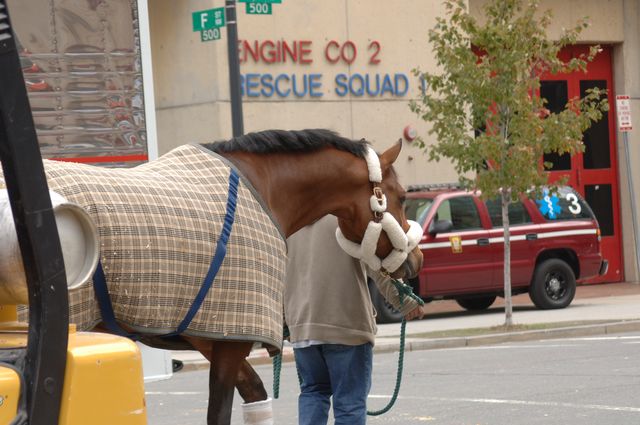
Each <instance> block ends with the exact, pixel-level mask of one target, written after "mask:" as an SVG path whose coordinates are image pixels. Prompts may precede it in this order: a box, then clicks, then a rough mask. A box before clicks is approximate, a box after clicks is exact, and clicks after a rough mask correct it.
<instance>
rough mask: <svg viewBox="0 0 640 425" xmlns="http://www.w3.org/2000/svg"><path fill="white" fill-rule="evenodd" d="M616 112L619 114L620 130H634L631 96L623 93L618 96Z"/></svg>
mask: <svg viewBox="0 0 640 425" xmlns="http://www.w3.org/2000/svg"><path fill="white" fill-rule="evenodd" d="M616 112H617V115H618V130H620V131H622V132H626V131H631V130H633V126H632V125H631V98H630V97H629V96H628V95H625V94H621V95H617V96H616Z"/></svg>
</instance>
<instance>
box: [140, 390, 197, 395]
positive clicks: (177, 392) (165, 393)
mask: <svg viewBox="0 0 640 425" xmlns="http://www.w3.org/2000/svg"><path fill="white" fill-rule="evenodd" d="M144 394H145V395H200V394H204V392H202V391H146V392H145V393H144Z"/></svg>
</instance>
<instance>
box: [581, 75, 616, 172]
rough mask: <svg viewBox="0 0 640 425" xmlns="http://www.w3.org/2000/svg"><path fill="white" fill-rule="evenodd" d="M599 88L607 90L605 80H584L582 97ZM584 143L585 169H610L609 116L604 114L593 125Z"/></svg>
mask: <svg viewBox="0 0 640 425" xmlns="http://www.w3.org/2000/svg"><path fill="white" fill-rule="evenodd" d="M596 87H598V88H599V89H603V90H606V89H607V82H606V81H605V80H583V81H580V97H584V96H585V95H586V91H587V90H588V89H593V88H596ZM582 141H583V142H584V155H583V156H582V161H583V165H584V168H585V169H589V170H591V169H597V168H610V167H611V158H610V156H609V115H608V114H607V112H605V113H604V115H603V116H602V119H600V121H597V122H594V123H592V124H591V127H589V128H588V129H587V131H585V132H584V134H583V136H582Z"/></svg>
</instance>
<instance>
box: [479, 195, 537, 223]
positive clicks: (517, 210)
mask: <svg viewBox="0 0 640 425" xmlns="http://www.w3.org/2000/svg"><path fill="white" fill-rule="evenodd" d="M485 205H486V206H487V209H488V210H489V217H491V225H492V226H493V227H502V201H501V200H500V198H496V199H490V200H488V201H485ZM527 223H531V217H530V216H529V212H527V210H526V208H525V207H524V205H522V202H520V201H518V202H512V203H511V204H509V227H511V226H516V225H518V224H527Z"/></svg>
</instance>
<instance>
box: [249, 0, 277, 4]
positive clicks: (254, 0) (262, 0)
mask: <svg viewBox="0 0 640 425" xmlns="http://www.w3.org/2000/svg"><path fill="white" fill-rule="evenodd" d="M238 2H239V3H271V4H273V3H278V4H280V3H282V0H238Z"/></svg>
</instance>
